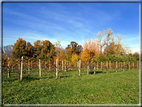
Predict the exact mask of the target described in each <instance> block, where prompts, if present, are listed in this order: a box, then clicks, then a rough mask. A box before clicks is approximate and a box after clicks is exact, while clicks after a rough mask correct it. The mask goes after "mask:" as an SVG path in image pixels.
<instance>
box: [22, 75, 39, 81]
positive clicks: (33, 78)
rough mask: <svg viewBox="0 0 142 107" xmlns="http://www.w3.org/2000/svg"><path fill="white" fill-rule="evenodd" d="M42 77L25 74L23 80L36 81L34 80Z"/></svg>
mask: <svg viewBox="0 0 142 107" xmlns="http://www.w3.org/2000/svg"><path fill="white" fill-rule="evenodd" d="M39 79H40V78H37V77H30V76H24V77H23V81H34V80H39Z"/></svg>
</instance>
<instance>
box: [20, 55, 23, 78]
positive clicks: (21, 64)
mask: <svg viewBox="0 0 142 107" xmlns="http://www.w3.org/2000/svg"><path fill="white" fill-rule="evenodd" d="M22 70H23V56H22V57H21V72H20V81H22V76H23V74H22Z"/></svg>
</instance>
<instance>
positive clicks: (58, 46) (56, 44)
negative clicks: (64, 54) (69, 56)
mask: <svg viewBox="0 0 142 107" xmlns="http://www.w3.org/2000/svg"><path fill="white" fill-rule="evenodd" d="M55 47H56V48H55V51H56V56H57V58H58V60H59V54H60V48H61V42H60V41H59V40H57V41H56V42H55Z"/></svg>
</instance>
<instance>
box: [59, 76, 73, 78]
mask: <svg viewBox="0 0 142 107" xmlns="http://www.w3.org/2000/svg"><path fill="white" fill-rule="evenodd" d="M68 77H71V76H60V78H68Z"/></svg>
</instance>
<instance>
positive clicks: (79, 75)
mask: <svg viewBox="0 0 142 107" xmlns="http://www.w3.org/2000/svg"><path fill="white" fill-rule="evenodd" d="M80 68H81V60H79V76H80V75H81V70H80Z"/></svg>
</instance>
